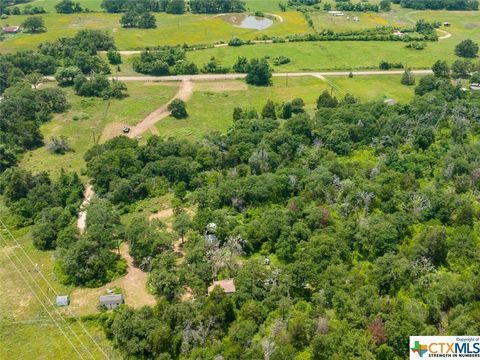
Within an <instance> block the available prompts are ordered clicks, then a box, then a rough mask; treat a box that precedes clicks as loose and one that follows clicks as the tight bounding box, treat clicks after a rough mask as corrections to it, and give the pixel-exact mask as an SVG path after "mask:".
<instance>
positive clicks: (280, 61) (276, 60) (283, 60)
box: [272, 55, 290, 66]
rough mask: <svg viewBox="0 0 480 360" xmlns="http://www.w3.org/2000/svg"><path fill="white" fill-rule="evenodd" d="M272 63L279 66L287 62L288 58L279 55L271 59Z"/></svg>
mask: <svg viewBox="0 0 480 360" xmlns="http://www.w3.org/2000/svg"><path fill="white" fill-rule="evenodd" d="M272 62H273V65H275V66H280V65H284V64H288V63H289V62H290V58H288V57H286V56H283V55H280V56H278V57H275V58H273V59H272Z"/></svg>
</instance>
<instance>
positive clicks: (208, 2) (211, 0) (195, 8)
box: [190, 0, 246, 14]
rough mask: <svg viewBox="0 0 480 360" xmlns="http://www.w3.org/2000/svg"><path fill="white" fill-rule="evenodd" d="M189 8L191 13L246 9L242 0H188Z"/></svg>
mask: <svg viewBox="0 0 480 360" xmlns="http://www.w3.org/2000/svg"><path fill="white" fill-rule="evenodd" d="M190 8H191V11H192V12H193V13H200V14H222V13H232V12H243V11H245V10H246V6H245V1H243V0H190Z"/></svg>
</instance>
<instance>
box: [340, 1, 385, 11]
mask: <svg viewBox="0 0 480 360" xmlns="http://www.w3.org/2000/svg"><path fill="white" fill-rule="evenodd" d="M335 9H337V10H339V11H362V12H367V11H371V12H378V11H379V7H378V5H377V4H370V3H367V2H361V3H355V4H353V3H351V2H339V3H337V4H336V5H335Z"/></svg>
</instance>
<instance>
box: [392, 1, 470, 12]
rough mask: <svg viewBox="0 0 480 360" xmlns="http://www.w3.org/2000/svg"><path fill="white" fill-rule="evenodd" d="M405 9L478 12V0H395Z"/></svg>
mask: <svg viewBox="0 0 480 360" xmlns="http://www.w3.org/2000/svg"><path fill="white" fill-rule="evenodd" d="M393 2H394V3H396V4H400V6H402V7H405V8H411V9H416V10H427V9H430V10H442V9H446V10H478V4H479V3H478V0H393Z"/></svg>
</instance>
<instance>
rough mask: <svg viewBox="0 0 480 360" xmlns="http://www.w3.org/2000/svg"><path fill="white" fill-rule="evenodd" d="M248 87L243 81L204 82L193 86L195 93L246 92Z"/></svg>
mask: <svg viewBox="0 0 480 360" xmlns="http://www.w3.org/2000/svg"><path fill="white" fill-rule="evenodd" d="M246 90H248V86H247V84H246V83H245V82H243V81H206V82H199V83H196V84H195V91H211V92H224V91H246Z"/></svg>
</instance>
